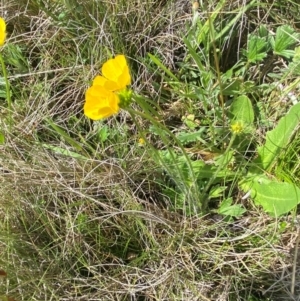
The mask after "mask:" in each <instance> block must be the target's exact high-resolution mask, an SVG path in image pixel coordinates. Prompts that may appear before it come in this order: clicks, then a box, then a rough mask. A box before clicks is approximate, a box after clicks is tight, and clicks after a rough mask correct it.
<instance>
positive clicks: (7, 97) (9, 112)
mask: <svg viewBox="0 0 300 301" xmlns="http://www.w3.org/2000/svg"><path fill="white" fill-rule="evenodd" d="M0 63H1V67H2V74H3V77H4V81H5V88H6V99H7V107H8V114H9V124H11V98H10V84H9V80H8V78H7V72H6V66H5V63H4V60H3V56H2V54H1V53H0Z"/></svg>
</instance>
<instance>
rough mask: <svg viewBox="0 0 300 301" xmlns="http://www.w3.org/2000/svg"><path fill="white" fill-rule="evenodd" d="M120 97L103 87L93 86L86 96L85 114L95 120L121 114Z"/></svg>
mask: <svg viewBox="0 0 300 301" xmlns="http://www.w3.org/2000/svg"><path fill="white" fill-rule="evenodd" d="M119 101H120V100H119V97H118V95H117V94H115V93H113V92H111V91H109V90H107V89H105V88H104V87H102V86H92V87H90V88H89V89H87V91H86V94H85V104H84V107H83V111H84V114H85V115H86V116H87V117H89V118H91V119H93V120H99V119H103V118H107V117H109V116H111V115H113V114H116V113H118V112H119V110H120V107H119Z"/></svg>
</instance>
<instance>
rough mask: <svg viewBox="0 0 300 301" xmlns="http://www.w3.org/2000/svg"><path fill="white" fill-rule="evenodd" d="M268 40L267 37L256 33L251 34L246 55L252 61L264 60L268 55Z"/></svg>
mask: <svg viewBox="0 0 300 301" xmlns="http://www.w3.org/2000/svg"><path fill="white" fill-rule="evenodd" d="M267 45H268V43H267V41H266V39H265V38H261V37H258V36H256V35H250V36H249V38H248V47H247V50H246V51H245V56H246V58H247V60H248V62H250V63H256V62H260V61H262V60H263V59H264V58H265V57H266V56H267V52H266V48H267Z"/></svg>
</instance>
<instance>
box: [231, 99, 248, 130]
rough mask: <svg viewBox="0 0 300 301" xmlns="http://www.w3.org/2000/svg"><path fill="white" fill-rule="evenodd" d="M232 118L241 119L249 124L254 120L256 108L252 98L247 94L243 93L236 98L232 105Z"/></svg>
mask: <svg viewBox="0 0 300 301" xmlns="http://www.w3.org/2000/svg"><path fill="white" fill-rule="evenodd" d="M230 113H231V115H232V120H240V121H243V122H244V123H247V124H252V123H253V121H254V110H253V107H252V103H251V100H250V99H249V98H248V97H247V96H246V95H241V96H239V97H237V98H236V99H234V101H233V102H232V104H231V106H230Z"/></svg>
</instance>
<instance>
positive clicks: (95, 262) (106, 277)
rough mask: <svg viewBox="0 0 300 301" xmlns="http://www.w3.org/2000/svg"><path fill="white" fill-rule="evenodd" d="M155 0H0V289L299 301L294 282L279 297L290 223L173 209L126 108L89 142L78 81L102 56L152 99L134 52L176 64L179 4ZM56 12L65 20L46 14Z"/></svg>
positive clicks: (51, 294)
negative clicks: (121, 66)
mask: <svg viewBox="0 0 300 301" xmlns="http://www.w3.org/2000/svg"><path fill="white" fill-rule="evenodd" d="M6 2H7V3H6ZM158 2H159V4H158ZM158 2H156V1H144V2H142V1H136V5H133V2H132V3H131V2H130V1H121V0H120V1H116V2H113V1H111V2H106V1H102V2H101V3H98V5H99V6H98V7H97V6H96V4H95V3H96V2H93V1H75V0H72V1H58V0H57V1H51V2H49V3H48V1H43V0H42V1H35V0H32V1H28V3H27V2H26V1H21V2H20V3H19V2H18V1H15V2H9V3H8V1H2V8H1V10H2V12H4V11H7V14H6V15H5V17H6V19H7V21H8V31H9V36H10V39H9V43H12V44H14V45H19V47H20V49H21V52H20V53H19V57H18V60H17V63H16V62H15V61H13V60H12V58H11V55H10V52H9V51H8V49H4V56H5V57H6V59H7V61H8V62H9V63H8V65H9V73H10V75H11V77H10V79H11V85H12V93H13V98H14V102H13V109H14V112H13V120H14V125H13V127H12V128H11V127H9V125H7V119H6V118H7V109H6V105H5V103H4V102H3V103H2V104H1V117H2V118H1V121H0V125H1V131H2V132H3V133H4V134H5V138H6V141H5V144H3V145H1V146H0V150H1V157H0V184H1V185H0V204H1V211H0V214H1V219H0V220H1V221H0V237H1V239H0V252H1V258H0V267H1V268H3V269H4V270H5V271H7V273H8V277H7V281H6V282H2V283H0V288H1V293H5V292H7V293H8V294H9V295H10V296H13V297H14V298H15V299H16V300H70V301H71V300H72V301H73V300H128V301H129V300H136V301H142V300H143V301H146V300H149V301H150V300H151V301H155V300H174V301H175V300H176V301H177V300H191V301H192V300H195V301H196V300H203V301H206V300H218V301H223V300H224V301H225V300H228V301H230V300H232V301H233V300H247V301H254V300H274V301H276V300H299V298H298V297H297V294H299V286H298V282H296V287H295V288H296V294H295V296H291V294H290V283H291V276H292V270H291V267H292V265H293V251H292V250H293V248H294V246H295V241H296V239H297V235H296V231H295V226H294V224H293V223H292V222H291V221H289V220H287V221H286V226H285V227H284V228H281V227H280V225H281V222H284V221H285V219H283V220H282V221H281V220H280V221H278V220H274V219H271V218H269V217H268V216H266V215H264V214H262V213H261V212H259V211H258V210H256V209H253V208H252V206H251V204H247V206H248V208H250V210H249V211H248V212H247V215H246V216H245V217H243V218H241V219H238V220H236V221H235V222H232V223H228V222H225V221H223V220H222V218H221V217H220V216H218V215H216V214H214V213H211V214H209V215H206V216H203V217H191V218H188V217H186V216H184V215H182V214H180V212H179V213H176V212H174V211H172V210H170V208H169V200H168V199H167V197H166V196H162V194H161V190H160V187H159V184H158V179H157V178H159V177H160V175H161V171H160V169H159V166H158V164H157V163H156V162H153V159H152V158H151V156H150V155H149V154H148V153H147V151H146V149H143V148H139V147H138V146H137V144H136V129H135V128H133V126H132V121H131V120H130V119H129V117H128V116H127V115H126V114H123V115H121V117H120V118H119V120H117V119H113V120H111V121H108V122H107V125H108V126H109V127H110V128H115V129H117V131H116V132H118V133H117V134H116V138H111V139H112V140H111V141H114V143H112V145H109V146H107V145H106V146H105V147H103V144H101V143H100V142H99V141H97V139H96V138H95V137H96V135H97V131H98V130H99V128H100V125H99V124H91V123H90V122H89V121H87V120H86V119H85V118H84V117H83V114H82V104H83V99H84V91H85V89H86V87H87V86H88V85H89V81H90V80H91V79H92V78H93V76H94V75H95V74H97V73H98V70H99V68H100V66H101V63H102V62H103V60H104V59H105V58H106V57H108V56H109V53H110V52H111V53H118V52H122V51H126V52H127V53H128V56H129V57H131V58H132V61H131V62H132V68H133V70H134V72H135V77H136V81H135V83H134V87H135V88H136V89H137V90H138V91H145V90H147V92H148V93H149V94H150V95H156V96H158V95H159V92H158V91H157V90H156V89H155V88H153V86H154V85H153V82H152V81H153V80H155V77H153V73H150V72H149V71H148V70H147V59H146V58H145V57H144V56H145V54H146V52H148V51H154V50H155V51H156V54H157V55H159V56H160V57H162V58H163V60H162V61H163V63H164V64H165V65H167V66H168V67H169V68H175V65H174V63H173V62H174V58H175V57H177V55H178V53H177V51H178V49H179V50H180V49H181V47H183V45H182V42H181V38H180V34H181V32H183V31H184V30H185V24H186V22H187V21H188V20H191V7H190V3H189V1H183V0H179V1H175V2H174V1H161V2H160V1H158ZM25 4H26V5H25ZM75 4H76V5H75ZM228 5H232V3H231V1H229V3H228ZM234 5H238V4H234ZM70 7H72V8H74V10H73V11H71V10H70ZM104 9H105V10H104ZM16 12H17V13H16ZM50 13H51V14H54V15H50ZM60 13H66V15H67V17H66V19H62V20H59V19H58V18H57V19H55V16H56V17H57V16H58V15H59V14H60ZM82 16H84V18H83V17H82ZM114 22H115V23H114ZM113 24H114V25H113ZM88 29H89V30H88ZM122 30H123V31H122ZM124 35H126V38H124ZM11 51H12V52H14V53H16V50H15V49H13V50H11ZM179 52H180V51H179ZM22 59H24V62H23V60H22ZM21 62H23V63H22V64H21ZM20 64H21V65H22V67H20ZM22 68H23V69H22ZM158 83H160V82H159V81H158ZM151 89H152V90H151ZM49 119H50V120H51V121H52V122H54V123H55V125H57V126H59V127H60V129H62V130H63V131H64V133H66V134H67V135H68V137H71V139H72V140H71V142H70V140H68V139H67V138H66V137H65V136H64V135H63V134H61V132H60V131H59V130H57V128H55V127H53V125H52V126H51V123H49V121H47V120H49ZM72 141H77V143H78V144H77V147H76V146H75V147H74V144H73V145H72ZM70 152H73V153H70ZM74 154H75V155H74ZM251 208H252V209H251ZM297 267H298V265H297ZM296 276H297V278H298V276H299V270H298V268H297V271H296ZM264 293H265V295H264ZM255 298H257V299H255ZM264 298H265V299H264ZM267 298H270V299H267ZM289 298H290V299H289ZM297 298H298V299H297Z"/></svg>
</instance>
